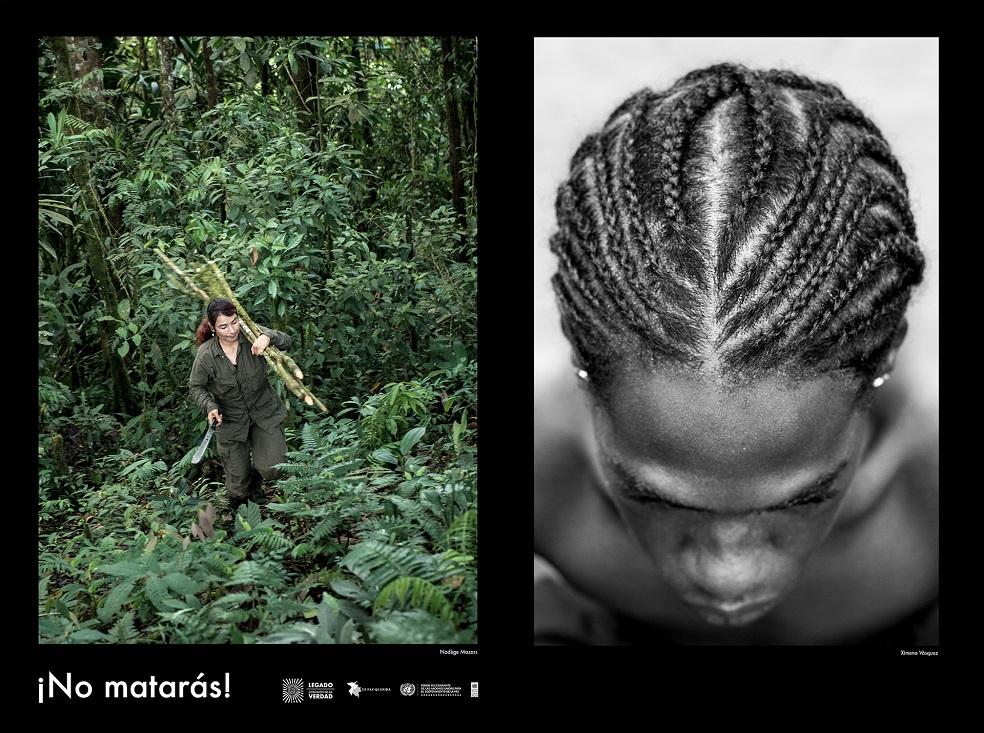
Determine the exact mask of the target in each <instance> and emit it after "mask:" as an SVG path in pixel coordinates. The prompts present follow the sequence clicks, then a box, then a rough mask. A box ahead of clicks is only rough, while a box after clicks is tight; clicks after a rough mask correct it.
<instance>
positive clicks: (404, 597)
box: [373, 576, 455, 622]
mask: <svg viewBox="0 0 984 733" xmlns="http://www.w3.org/2000/svg"><path fill="white" fill-rule="evenodd" d="M393 607H395V608H397V609H398V610H401V611H405V610H407V609H411V608H419V609H420V610H422V611H427V612H428V613H431V614H433V615H434V616H437V617H438V618H440V619H444V620H445V621H452V622H453V621H454V619H455V614H454V608H453V607H452V606H451V604H450V603H448V599H447V598H445V597H444V594H443V593H442V592H441V589H440V588H438V587H437V586H436V585H434V584H433V583H430V582H428V581H426V580H424V579H423V578H414V577H410V576H403V577H400V578H397V579H396V580H394V581H393V582H391V583H388V584H387V585H386V586H385V587H384V588H383V589H382V590H381V591H379V595H377V596H376V600H375V602H374V603H373V610H374V611H379V610H380V609H383V608H393Z"/></svg>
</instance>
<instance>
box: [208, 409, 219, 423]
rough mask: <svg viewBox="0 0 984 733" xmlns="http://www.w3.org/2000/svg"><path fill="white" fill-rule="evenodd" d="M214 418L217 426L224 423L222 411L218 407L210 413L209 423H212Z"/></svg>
mask: <svg viewBox="0 0 984 733" xmlns="http://www.w3.org/2000/svg"><path fill="white" fill-rule="evenodd" d="M213 420H215V423H216V424H215V426H216V427H218V426H219V425H221V424H222V413H221V412H219V411H218V409H215V410H212V411H211V412H210V413H208V424H209V425H211V424H212V421H213Z"/></svg>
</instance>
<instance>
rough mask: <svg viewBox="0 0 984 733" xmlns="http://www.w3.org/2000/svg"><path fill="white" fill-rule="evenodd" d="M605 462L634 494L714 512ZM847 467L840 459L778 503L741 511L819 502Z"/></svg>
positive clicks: (612, 462) (774, 509) (609, 460)
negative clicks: (677, 498) (687, 502)
mask: <svg viewBox="0 0 984 733" xmlns="http://www.w3.org/2000/svg"><path fill="white" fill-rule="evenodd" d="M605 463H606V464H607V465H608V467H609V468H611V470H612V471H613V472H614V473H615V475H616V476H618V477H619V478H620V479H621V480H622V481H623V482H624V483H626V484H628V485H629V486H630V487H631V489H632V490H633V492H634V494H635V495H636V496H640V495H641V496H643V497H644V498H650V499H653V500H655V501H658V502H662V503H663V504H667V505H669V506H672V507H674V508H676V509H689V510H690V511H694V512H714V511H715V510H714V509H708V508H707V507H699V506H694V505H692V504H685V503H682V502H680V501H678V500H676V499H673V498H671V497H669V496H667V495H666V494H664V493H662V492H661V491H659V490H658V489H655V488H653V487H652V486H651V485H648V484H645V483H644V482H643V481H641V480H640V479H638V478H637V477H636V476H634V475H632V474H631V473H630V472H629V471H628V469H626V468H625V467H624V466H623V465H622V464H621V463H619V462H618V461H617V460H615V459H613V458H611V457H608V458H606V459H605ZM846 467H847V461H842V462H841V463H840V464H839V465H838V466H837V467H836V468H834V469H833V470H832V471H828V472H827V473H824V474H821V475H820V476H817V478H816V479H814V480H813V481H811V482H810V483H809V484H807V485H805V486H803V487H801V488H799V489H797V490H796V491H795V492H793V495H792V496H790V497H789V498H788V499H786V500H785V501H782V502H779V503H778V504H772V505H770V506H767V507H762V508H759V509H745V510H741V513H755V512H777V511H782V510H783V509H787V508H789V507H791V506H794V505H796V504H808V503H814V502H821V501H825V500H827V499H830V498H831V497H833V496H835V495H836V493H837V492H832V491H830V484H832V483H833V482H834V481H835V480H836V479H837V477H838V476H839V475H840V473H841V471H843V470H844V469H845V468H846Z"/></svg>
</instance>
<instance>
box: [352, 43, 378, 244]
mask: <svg viewBox="0 0 984 733" xmlns="http://www.w3.org/2000/svg"><path fill="white" fill-rule="evenodd" d="M362 51H363V45H362V39H361V38H360V37H358V36H353V37H352V58H353V59H354V60H355V70H354V73H353V78H352V82H353V84H355V98H356V99H358V100H359V104H361V105H362V106H363V107H365V108H366V109H368V108H369V94H368V91H367V90H366V71H365V68H364V67H363V65H362ZM355 137H356V136H355V135H352V138H353V142H354V139H355ZM359 139H360V141H361V145H358V146H357V147H358V148H359V149H360V150H362V161H363V164H364V165H365V167H366V168H368V169H369V170H370V171H371V172H372V173H376V165H375V157H376V156H375V153H374V151H373V140H372V125H371V124H370V123H369V118H368V117H363V118H362V124H361V125H359ZM366 188H367V189H368V195H369V201H368V204H367V206H366V207H365V208H366V210H368V211H372V209H373V208H374V207H375V206H376V201H377V199H378V197H379V191H378V187H377V186H376V184H375V182H374V181H373V179H371V178H370V179H368V180H367V181H366ZM368 225H369V220H368V218H366V217H362V218H361V219H360V220H359V221H358V222H357V223H356V225H355V228H356V229H357V230H358V231H360V232H364V231H366V230H367V229H368Z"/></svg>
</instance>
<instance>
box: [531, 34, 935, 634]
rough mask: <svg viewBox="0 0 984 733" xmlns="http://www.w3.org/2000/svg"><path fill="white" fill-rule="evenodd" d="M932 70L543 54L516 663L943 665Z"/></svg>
mask: <svg viewBox="0 0 984 733" xmlns="http://www.w3.org/2000/svg"><path fill="white" fill-rule="evenodd" d="M938 56H939V42H938V39H936V38H906V39H891V38H703V39H702V38H632V39H611V38H609V39H570V38H538V39H535V41H534V109H535V114H534V332H535V341H534V350H535V356H534V430H535V432H534V451H535V468H534V601H535V605H534V643H535V644H538V645H847V646H887V647H893V648H895V649H899V650H902V652H903V653H906V652H912V653H918V652H917V651H916V650H919V649H931V648H933V647H935V646H937V645H938V638H939V637H938V633H939V632H938V628H939V611H938V603H939V601H938V597H939V592H938V578H939V550H938V547H939V528H938V524H939V523H938V484H939V478H938V463H939V461H938V458H939V445H938V433H939V431H938V424H939V418H938V413H939V411H938V391H939V388H938V385H939V377H938V328H937V326H938V291H939V288H938V270H939V218H938V210H939V202H938V193H937V189H938V179H939V164H938V152H939V143H938V140H939V114H938V102H939V92H938V69H939V63H938Z"/></svg>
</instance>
